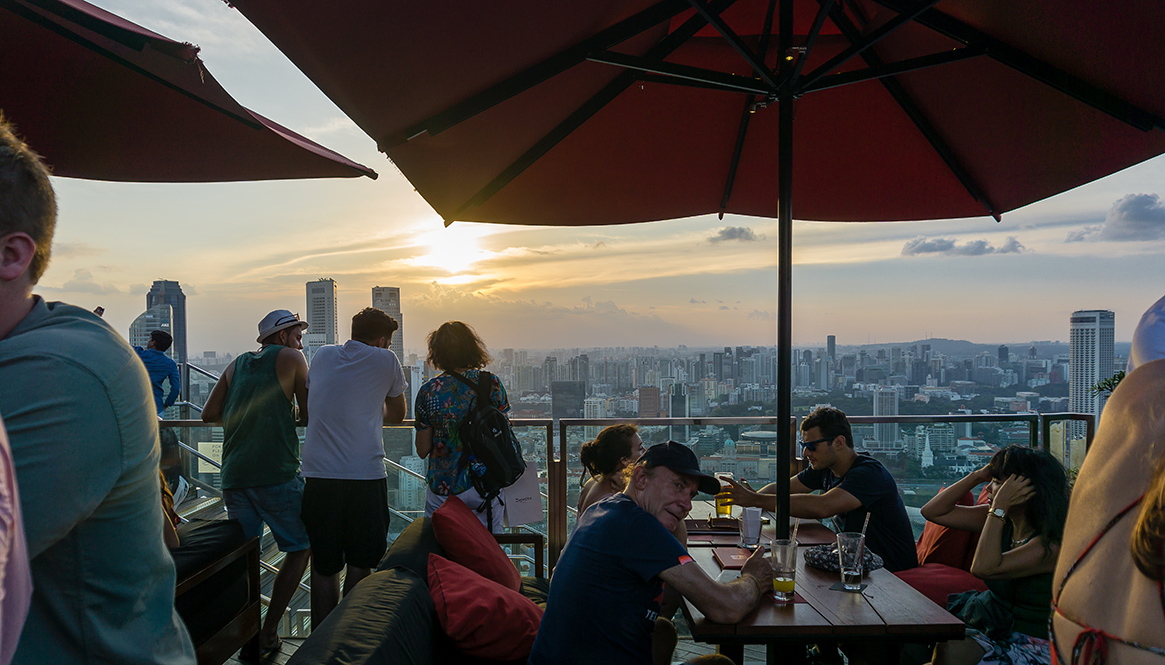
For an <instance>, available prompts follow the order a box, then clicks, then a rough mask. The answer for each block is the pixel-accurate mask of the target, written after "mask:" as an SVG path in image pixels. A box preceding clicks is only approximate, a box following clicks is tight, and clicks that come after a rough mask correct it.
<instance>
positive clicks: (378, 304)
mask: <svg viewBox="0 0 1165 665" xmlns="http://www.w3.org/2000/svg"><path fill="white" fill-rule="evenodd" d="M372 306H373V307H375V308H376V309H379V310H383V311H384V313H386V314H388V315H389V316H391V317H392V318H394V319H396V322H397V324H398V325H399V326H400V327H399V328H397V329H396V333H395V334H393V336H392V344H390V345H389V347H388V348H390V349H392V352H393V353H395V354H396V357H397V359H399V360H400V361H401V362H402V363H403V362H404V359H405V321H404V317H403V315H402V314H401V313H400V287H396V286H374V287H372Z"/></svg>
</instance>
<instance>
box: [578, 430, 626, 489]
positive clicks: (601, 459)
mask: <svg viewBox="0 0 1165 665" xmlns="http://www.w3.org/2000/svg"><path fill="white" fill-rule="evenodd" d="M638 431H639V428H638V427H636V426H635V425H627V424H622V425H611V426H610V427H604V428H603V431H601V432H599V435H598V436H596V437H595V440H594V441H587V442H586V443H584V444H583V445H582V448H581V449H579V452H578V459H579V461H580V462H582V466H583V469H584V470H586V472H587V473H589V474H590V475H592V476H598V475H604V476H605V475H607V474H608V473H611V472H613V471H615V469H617V468H618V467H619V462H621V461H622V460H623V458H624V457H631V439H633V438H634V437H635V434H636V433H637V432H638ZM632 461H635V460H632ZM585 482H586V474H584V475H583V477H582V478H581V479H580V480H579V484H580V485H581V484H584V483H585Z"/></svg>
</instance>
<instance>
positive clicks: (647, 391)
mask: <svg viewBox="0 0 1165 665" xmlns="http://www.w3.org/2000/svg"><path fill="white" fill-rule="evenodd" d="M639 417H640V418H658V417H659V388H658V387H656V386H639Z"/></svg>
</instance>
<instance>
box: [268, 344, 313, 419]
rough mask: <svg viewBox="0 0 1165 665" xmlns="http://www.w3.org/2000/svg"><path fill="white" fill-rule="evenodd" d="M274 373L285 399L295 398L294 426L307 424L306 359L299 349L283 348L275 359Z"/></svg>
mask: <svg viewBox="0 0 1165 665" xmlns="http://www.w3.org/2000/svg"><path fill="white" fill-rule="evenodd" d="M275 373H276V374H277V375H278V376H279V384H280V385H281V386H282V387H283V392H284V393H285V394H286V395H287V399H288V400H291V399H292V398H293V397H294V398H295V403H296V404H297V405H298V406H299V414H298V417H297V418H296V425H299V426H303V425H306V424H307V418H308V415H307V358H304V357H303V352H302V351H300V350H299V349H293V348H291V347H284V348H283V349H282V350H280V351H279V357H278V358H276V359H275Z"/></svg>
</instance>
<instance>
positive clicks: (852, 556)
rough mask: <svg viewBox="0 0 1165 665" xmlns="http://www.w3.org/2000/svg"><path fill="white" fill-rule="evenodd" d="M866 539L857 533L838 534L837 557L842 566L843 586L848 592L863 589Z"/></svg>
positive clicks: (845, 532)
mask: <svg viewBox="0 0 1165 665" xmlns="http://www.w3.org/2000/svg"><path fill="white" fill-rule="evenodd" d="M865 549H866V537H865V536H863V535H862V534H860V533H858V532H856V531H844V532H842V533H839V534H837V556H838V558H839V559H840V561H839V562H838V563H840V564H841V584H842V586H844V587H845V588H846V590H847V591H858V590H859V589H861V588H862V555H863V554H865Z"/></svg>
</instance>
